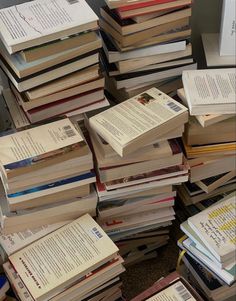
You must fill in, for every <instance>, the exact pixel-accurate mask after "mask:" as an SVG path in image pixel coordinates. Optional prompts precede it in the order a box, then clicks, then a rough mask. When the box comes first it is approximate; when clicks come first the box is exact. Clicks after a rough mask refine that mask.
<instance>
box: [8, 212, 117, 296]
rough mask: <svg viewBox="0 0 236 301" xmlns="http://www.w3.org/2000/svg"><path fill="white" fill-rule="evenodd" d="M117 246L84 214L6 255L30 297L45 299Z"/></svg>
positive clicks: (111, 254) (98, 263)
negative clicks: (8, 255)
mask: <svg viewBox="0 0 236 301" xmlns="http://www.w3.org/2000/svg"><path fill="white" fill-rule="evenodd" d="M117 252H118V248H117V247H116V245H115V244H114V243H113V242H112V240H111V239H110V238H109V237H108V236H107V234H106V233H105V232H104V231H103V230H102V229H101V228H100V227H99V225H98V224H97V223H96V222H95V221H94V220H93V219H92V217H90V216H89V215H88V214H86V215H84V216H82V217H80V218H79V219H77V220H75V221H74V222H72V223H70V224H68V225H65V226H63V227H62V228H60V229H58V230H56V231H54V232H53V233H51V234H49V235H47V236H45V237H43V238H41V239H39V240H38V241H36V242H34V243H32V244H31V245H29V246H27V247H26V248H24V249H22V250H20V251H18V252H17V253H15V254H13V255H11V256H10V257H9V260H10V262H11V263H12V265H13V266H14V268H15V270H16V271H17V273H18V274H19V276H20V278H21V279H22V281H23V282H24V283H25V284H26V285H27V289H28V290H29V292H30V294H31V295H32V297H33V298H34V299H35V300H37V301H41V300H48V299H50V298H51V297H53V296H55V295H56V294H58V293H60V291H61V290H64V289H65V288H67V287H68V286H70V285H72V284H73V283H74V282H75V281H76V280H78V279H80V278H81V277H83V276H85V275H86V274H87V273H89V272H92V271H93V270H95V269H96V268H97V267H99V266H101V265H102V264H103V263H106V262H108V261H109V260H110V259H111V258H113V257H114V256H115V254H116V253H117Z"/></svg>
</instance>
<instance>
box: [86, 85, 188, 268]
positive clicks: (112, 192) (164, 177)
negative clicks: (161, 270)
mask: <svg viewBox="0 0 236 301" xmlns="http://www.w3.org/2000/svg"><path fill="white" fill-rule="evenodd" d="M91 115H93V116H91ZM187 121H188V112H187V109H186V108H185V107H184V106H182V105H181V104H179V103H178V102H176V101H175V100H174V99H172V98H170V97H169V96H168V95H166V94H164V93H162V92H161V91H159V90H157V89H156V88H152V89H149V90H147V91H146V92H144V93H141V94H140V95H137V96H135V97H133V98H131V99H129V100H126V101H124V102H122V103H121V104H118V105H115V106H113V107H111V108H110V109H107V110H105V111H102V112H100V113H98V114H96V113H94V112H93V113H90V114H87V119H85V125H86V126H87V128H88V130H89V133H90V139H91V143H92V147H93V150H94V155H95V161H96V163H95V164H96V171H97V193H98V198H99V203H98V222H99V224H100V225H101V226H102V228H103V229H104V230H105V231H106V232H107V233H108V235H109V236H110V237H111V238H112V239H113V240H114V241H116V243H117V246H118V247H119V248H120V252H121V254H122V256H124V257H125V260H126V264H130V263H133V262H137V261H139V260H144V259H145V258H146V259H148V258H152V257H155V256H156V255H157V254H156V249H158V248H159V247H161V246H163V245H165V244H166V243H167V241H168V238H169V237H168V232H169V230H168V229H167V227H168V226H169V225H171V221H172V220H173V219H174V218H175V217H174V214H175V213H174V210H173V205H174V200H175V195H176V193H175V191H173V185H175V184H180V183H182V182H184V181H187V180H188V167H187V166H186V165H185V163H184V160H183V154H182V151H181V148H180V146H179V144H178V142H177V141H176V139H175V138H176V137H181V136H182V132H183V127H184V124H185V123H186V122H187ZM141 246H142V248H139V247H141Z"/></svg>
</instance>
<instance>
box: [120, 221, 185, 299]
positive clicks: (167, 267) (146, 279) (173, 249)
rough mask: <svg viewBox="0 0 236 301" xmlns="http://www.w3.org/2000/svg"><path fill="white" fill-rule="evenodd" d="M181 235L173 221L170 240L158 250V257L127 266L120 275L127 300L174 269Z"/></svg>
mask: <svg viewBox="0 0 236 301" xmlns="http://www.w3.org/2000/svg"><path fill="white" fill-rule="evenodd" d="M181 236H182V234H181V232H180V230H179V223H178V222H177V221H175V223H174V224H173V226H172V228H171V231H170V241H169V244H168V245H167V246H165V247H162V248H161V249H160V250H159V257H158V258H155V259H150V260H147V261H144V262H141V263H139V264H138V263H137V264H135V265H133V266H130V267H128V268H127V270H126V272H125V273H124V274H123V276H122V280H123V293H124V297H125V298H126V299H127V301H128V300H131V298H133V297H135V296H136V295H138V294H139V293H141V292H142V291H143V290H145V289H147V288H148V287H149V286H151V285H152V284H153V283H154V282H155V281H157V280H158V279H159V278H161V277H163V276H166V275H168V274H169V273H170V272H172V271H173V270H175V268H176V263H177V260H178V247H177V240H178V239H179V238H180V237H181Z"/></svg>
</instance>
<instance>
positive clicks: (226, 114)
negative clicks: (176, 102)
mask: <svg viewBox="0 0 236 301" xmlns="http://www.w3.org/2000/svg"><path fill="white" fill-rule="evenodd" d="M183 84H184V89H180V90H179V91H178V95H179V96H180V98H181V99H182V101H183V102H184V103H185V104H186V105H187V106H188V107H189V111H190V118H189V123H188V124H187V125H186V128H185V133H184V137H183V144H184V149H185V153H186V156H187V159H188V164H189V166H190V178H189V182H187V183H184V184H183V185H182V186H181V187H180V188H179V195H180V198H181V199H182V201H183V203H184V204H185V205H186V206H189V205H192V204H196V203H198V202H201V201H204V200H207V199H209V198H212V197H216V198H217V196H218V195H221V194H222V193H228V192H231V191H233V190H234V189H235V181H236V178H235V176H236V170H235V167H236V159H235V150H236V131H235V129H236V118H235V117H236V115H235V114H236V92H235V69H230V68H229V69H219V70H218V69H208V70H194V71H185V72H184V73H183Z"/></svg>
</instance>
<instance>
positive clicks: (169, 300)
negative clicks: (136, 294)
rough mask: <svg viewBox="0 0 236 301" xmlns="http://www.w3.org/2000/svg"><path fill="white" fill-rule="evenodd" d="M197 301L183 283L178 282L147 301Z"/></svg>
mask: <svg viewBox="0 0 236 301" xmlns="http://www.w3.org/2000/svg"><path fill="white" fill-rule="evenodd" d="M164 300H165V301H196V299H195V298H194V297H193V296H192V294H191V293H190V292H189V290H188V289H187V288H186V287H185V286H184V284H183V283H182V282H181V281H178V282H176V283H174V284H172V285H171V286H169V287H167V288H166V289H164V290H163V291H161V292H159V293H157V294H155V295H154V296H152V297H151V298H148V299H147V300H146V301H164Z"/></svg>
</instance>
